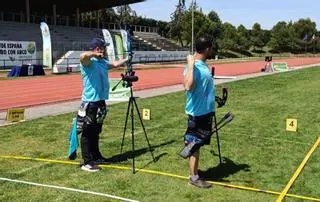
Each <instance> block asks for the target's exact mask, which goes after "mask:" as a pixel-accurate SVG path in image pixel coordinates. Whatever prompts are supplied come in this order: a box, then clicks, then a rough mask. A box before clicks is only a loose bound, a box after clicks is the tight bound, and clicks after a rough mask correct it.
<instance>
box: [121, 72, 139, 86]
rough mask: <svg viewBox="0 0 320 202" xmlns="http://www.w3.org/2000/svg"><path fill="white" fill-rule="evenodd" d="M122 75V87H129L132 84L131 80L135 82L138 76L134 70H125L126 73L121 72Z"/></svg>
mask: <svg viewBox="0 0 320 202" xmlns="http://www.w3.org/2000/svg"><path fill="white" fill-rule="evenodd" d="M121 77H122V81H124V82H123V83H122V85H123V87H127V88H128V87H131V86H132V82H136V81H138V80H139V77H138V76H135V72H134V71H131V72H127V73H126V74H121Z"/></svg>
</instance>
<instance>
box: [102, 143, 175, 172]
mask: <svg viewBox="0 0 320 202" xmlns="http://www.w3.org/2000/svg"><path fill="white" fill-rule="evenodd" d="M174 142H175V140H171V141H168V142H164V143H161V144H158V145H154V146H151V147H150V148H149V147H145V148H142V149H138V150H135V151H132V150H131V151H126V152H125V153H122V154H117V155H115V156H112V157H110V158H108V159H107V160H108V161H109V162H111V163H119V162H125V161H128V160H129V159H132V158H136V157H138V156H141V155H142V154H145V153H147V152H150V158H151V159H152V155H151V154H152V153H151V152H153V151H154V149H155V148H158V147H163V146H166V145H169V144H172V143H174ZM150 149H151V151H150ZM164 155H167V153H162V154H160V155H158V156H156V157H154V159H152V161H151V162H157V161H158V160H159V159H160V158H161V157H162V156H164ZM151 162H149V163H148V164H147V165H149V164H150V163H151ZM147 165H146V166H147ZM146 166H144V167H146Z"/></svg>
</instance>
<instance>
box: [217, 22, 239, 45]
mask: <svg viewBox="0 0 320 202" xmlns="http://www.w3.org/2000/svg"><path fill="white" fill-rule="evenodd" d="M237 40H238V34H237V29H236V28H235V27H234V26H233V25H232V24H230V23H228V22H226V23H223V24H222V34H221V37H220V39H219V40H218V44H219V47H220V48H221V49H224V50H236V49H238V45H237Z"/></svg>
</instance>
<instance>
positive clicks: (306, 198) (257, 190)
mask: <svg viewBox="0 0 320 202" xmlns="http://www.w3.org/2000/svg"><path fill="white" fill-rule="evenodd" d="M0 158H5V159H17V160H33V161H41V162H51V163H60V164H71V165H79V164H80V163H78V162H72V161H65V160H52V159H43V158H31V157H23V156H1V155H0ZM99 166H100V167H102V168H113V169H119V170H131V169H132V168H131V167H124V166H116V165H99ZM136 171H137V172H139V171H140V172H144V173H150V174H156V175H163V176H169V177H174V178H178V179H183V180H188V179H189V178H188V177H185V176H181V175H176V174H172V173H165V172H160V171H154V170H146V169H139V168H137V169H136ZM208 182H209V183H211V184H213V185H219V186H223V187H229V188H235V189H241V190H246V191H255V192H260V193H267V194H273V195H280V194H281V193H280V192H275V191H268V190H264V189H257V188H252V187H245V186H240V185H232V184H226V183H221V182H214V181H208ZM286 196H289V197H293V198H299V199H304V200H310V201H320V198H313V197H306V196H300V195H295V194H286Z"/></svg>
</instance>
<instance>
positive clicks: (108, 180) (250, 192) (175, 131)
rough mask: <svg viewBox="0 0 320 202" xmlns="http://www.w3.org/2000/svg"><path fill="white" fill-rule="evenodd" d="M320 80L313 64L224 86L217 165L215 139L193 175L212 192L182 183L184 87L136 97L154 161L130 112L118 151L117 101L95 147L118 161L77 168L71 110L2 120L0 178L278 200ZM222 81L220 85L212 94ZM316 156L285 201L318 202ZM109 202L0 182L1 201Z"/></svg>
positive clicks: (120, 116) (303, 148)
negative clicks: (92, 169)
mask: <svg viewBox="0 0 320 202" xmlns="http://www.w3.org/2000/svg"><path fill="white" fill-rule="evenodd" d="M319 78H320V68H319V67H314V68H308V69H303V70H299V71H292V72H287V73H281V74H274V75H271V76H266V77H260V78H255V79H249V80H242V81H237V82H231V83H227V84H223V86H225V87H228V89H229V91H230V92H229V101H228V103H227V104H226V106H224V107H223V108H219V109H217V116H218V119H219V117H222V116H223V114H225V113H226V112H228V111H231V112H232V113H233V114H234V115H235V120H233V122H231V123H230V124H229V125H227V126H225V127H224V128H223V129H222V130H221V131H220V143H221V151H222V155H223V163H222V164H221V165H219V159H218V156H217V149H216V148H217V147H216V141H215V138H213V139H212V143H211V145H209V146H205V147H203V148H202V150H201V160H200V174H201V175H202V176H204V177H206V178H207V179H208V180H210V181H213V188H212V189H208V190H200V189H197V188H194V187H191V186H190V185H188V183H187V182H188V181H187V180H186V178H187V176H188V172H189V170H188V163H187V161H186V160H185V159H182V158H181V157H179V156H178V155H177V153H178V152H179V151H180V150H181V148H182V146H183V142H182V140H183V133H184V131H185V128H186V116H185V114H184V102H185V95H184V93H183V92H180V93H174V94H167V95H164V96H159V97H154V98H149V99H138V100H137V103H138V106H139V108H140V111H142V108H148V109H150V110H151V120H150V121H147V120H145V121H144V124H145V127H146V131H147V136H148V138H149V140H150V143H151V145H152V148H153V149H154V151H153V153H154V156H155V158H156V162H153V161H152V157H151V153H150V152H149V150H148V145H147V143H146V141H145V137H144V134H143V132H142V129H141V126H140V124H139V122H138V118H137V116H136V117H135V121H136V123H135V125H136V130H135V132H136V135H135V146H136V151H135V152H134V153H133V152H132V150H131V137H130V130H127V132H126V135H125V142H124V152H123V155H122V156H120V145H121V140H122V136H123V127H124V122H125V115H126V110H127V104H126V103H120V104H116V105H111V106H110V110H109V115H108V118H107V119H106V121H105V125H104V128H103V132H102V134H101V141H100V148H101V150H102V153H103V154H104V155H105V156H106V157H109V158H111V159H113V158H116V157H120V158H121V159H123V160H124V161H123V162H122V163H120V164H116V165H112V166H103V170H102V171H100V172H98V173H88V172H85V171H82V170H80V168H79V166H78V165H79V162H80V159H81V155H80V148H79V150H78V155H79V156H78V158H77V159H76V160H75V161H68V160H67V155H68V146H69V143H68V137H69V130H70V127H71V122H72V118H73V117H74V115H75V113H70V114H65V115H60V116H50V117H45V118H40V119H37V120H33V121H27V122H23V123H19V124H16V125H12V126H5V127H0V139H1V142H0V178H9V179H17V180H23V181H28V182H35V183H41V184H48V185H55V186H62V187H69V188H75V189H81V190H87V191H93V192H99V193H105V194H112V195H116V196H121V197H125V198H130V199H135V200H139V201H165V200H167V201H275V200H276V199H277V197H278V196H279V194H280V193H281V192H282V190H283V189H284V188H285V186H286V185H287V183H288V182H289V180H290V179H291V178H292V176H293V174H294V173H295V171H296V169H297V168H298V167H299V165H300V163H301V162H302V161H303V159H304V158H305V156H306V154H307V153H308V152H309V150H310V149H311V147H312V146H313V144H314V143H315V142H316V140H317V138H318V137H319V131H320V124H319V120H320V113H319V112H320V109H319V101H320V79H319ZM221 87H222V86H217V88H218V89H217V94H219V93H220V89H221ZM287 118H295V119H297V120H298V131H297V132H287V131H286V119H287ZM128 128H129V129H130V124H129V126H128ZM133 155H134V156H135V160H136V167H137V168H141V169H144V170H138V172H137V173H136V174H132V170H131V160H132V157H133ZM5 156H7V157H6V158H5ZM15 157H16V158H15ZM21 157H27V158H29V159H25V160H23V159H21ZM32 158H38V159H33V160H31V159H32ZM39 158H40V159H39ZM125 159H128V160H127V161H125ZM50 160H53V161H51V162H50ZM57 160H60V161H57ZM319 161H320V151H319V147H318V148H317V149H316V150H315V152H314V153H313V154H312V155H311V157H310V159H309V161H308V162H307V164H306V166H305V168H304V169H303V170H302V172H301V174H300V175H299V176H298V178H297V180H296V181H295V182H294V184H293V186H292V188H291V189H290V190H289V194H290V195H289V196H286V198H285V200H286V201H303V200H305V201H307V200H310V199H313V200H314V201H320V189H319V187H320V180H319V179H320V172H319V170H320V165H319ZM232 186H237V187H232ZM256 189H260V190H264V192H263V191H260V192H259V191H258V190H256ZM265 192H268V193H265ZM108 200H112V199H110V198H107V197H105V196H95V195H92V194H86V193H77V192H72V191H67V190H59V189H54V188H47V187H38V186H32V185H27V184H21V183H15V182H8V181H3V180H0V201H108Z"/></svg>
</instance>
